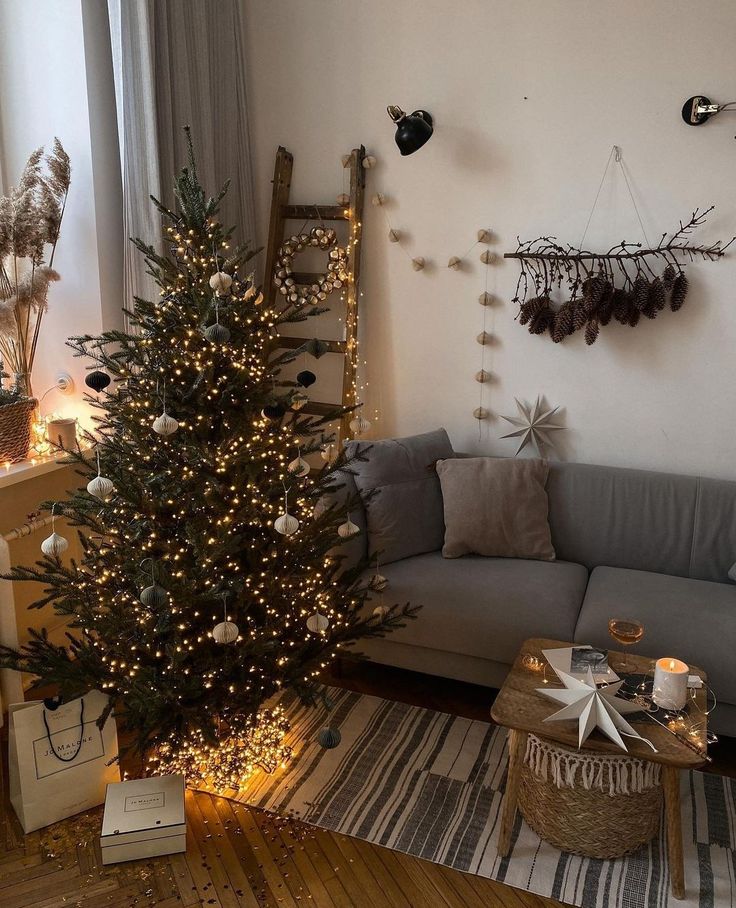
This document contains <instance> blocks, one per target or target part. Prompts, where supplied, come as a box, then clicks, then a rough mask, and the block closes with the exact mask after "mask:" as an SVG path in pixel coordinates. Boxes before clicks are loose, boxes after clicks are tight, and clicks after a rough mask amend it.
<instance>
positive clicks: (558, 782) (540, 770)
mask: <svg viewBox="0 0 736 908" xmlns="http://www.w3.org/2000/svg"><path fill="white" fill-rule="evenodd" d="M519 810H520V811H521V814H522V816H523V817H524V819H525V820H526V822H527V823H528V824H529V826H531V828H532V829H533V830H534V831H535V832H536V833H537V835H538V836H540V838H542V839H544V840H545V841H546V842H549V843H550V844H551V845H554V846H556V847H557V848H559V849H560V850H561V851H567V852H570V853H572V854H580V855H583V856H585V857H589V858H600V859H602V860H607V859H611V858H618V857H621V856H622V855H624V854H629V853H630V852H632V851H635V850H636V849H637V848H640V847H641V846H642V845H645V844H646V843H647V842H649V841H650V840H651V839H652V838H653V837H654V836H655V835H656V834H657V832H658V831H659V824H660V816H661V813H662V784H661V780H660V768H659V766H658V765H656V764H654V763H649V762H647V761H646V760H639V759H636V758H634V757H629V756H626V755H621V756H619V755H618V754H615V755H608V754H605V755H604V754H597V753H594V752H591V751H589V752H585V751H582V752H580V751H577V750H572V749H570V748H567V747H563V746H562V745H560V744H556V743H554V742H552V741H548V740H547V739H544V738H537V737H536V736H534V735H529V739H528V743H527V749H526V755H525V758H524V764H523V766H522V771H521V784H520V786H519Z"/></svg>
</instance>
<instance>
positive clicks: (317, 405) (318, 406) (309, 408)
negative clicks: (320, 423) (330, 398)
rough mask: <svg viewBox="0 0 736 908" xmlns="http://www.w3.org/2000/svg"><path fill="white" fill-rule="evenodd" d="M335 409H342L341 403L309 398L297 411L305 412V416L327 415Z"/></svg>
mask: <svg viewBox="0 0 736 908" xmlns="http://www.w3.org/2000/svg"><path fill="white" fill-rule="evenodd" d="M336 410H342V404H325V403H321V402H320V401H318V400H310V401H309V403H308V404H304V406H303V407H302V408H301V410H299V413H306V414H307V416H329V415H330V413H334V412H335V411H336Z"/></svg>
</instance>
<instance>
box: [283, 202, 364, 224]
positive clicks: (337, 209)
mask: <svg viewBox="0 0 736 908" xmlns="http://www.w3.org/2000/svg"><path fill="white" fill-rule="evenodd" d="M346 211H348V206H346V205H284V206H283V207H282V208H281V217H283V218H285V219H286V220H289V221H347V220H348V216H347V214H346V213H345V212H346Z"/></svg>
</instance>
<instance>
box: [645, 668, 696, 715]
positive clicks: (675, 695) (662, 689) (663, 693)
mask: <svg viewBox="0 0 736 908" xmlns="http://www.w3.org/2000/svg"><path fill="white" fill-rule="evenodd" d="M689 671H690V669H689V667H688V666H687V665H686V664H685V663H684V662H682V661H681V660H680V659H672V658H671V657H669V656H665V658H663V659H657V663H656V665H655V666H654V690H653V692H652V699H653V700H654V702H655V703H656V704H657V706H661V707H662V708H663V709H682V708H683V707H684V706H685V704H686V703H687V676H688V673H689Z"/></svg>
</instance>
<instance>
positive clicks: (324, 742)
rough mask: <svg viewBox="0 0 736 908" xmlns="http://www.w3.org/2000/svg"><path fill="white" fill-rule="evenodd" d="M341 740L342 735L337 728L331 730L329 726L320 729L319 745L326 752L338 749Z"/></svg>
mask: <svg viewBox="0 0 736 908" xmlns="http://www.w3.org/2000/svg"><path fill="white" fill-rule="evenodd" d="M341 740H342V735H341V734H340V732H339V731H338V730H337V729H336V728H330V727H329V726H327V727H325V728H322V729H320V732H319V734H318V735H317V743H318V744H319V746H320V747H324V749H325V750H332V749H333V748H335V747H337V745H338V744H339V743H340V741H341Z"/></svg>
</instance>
